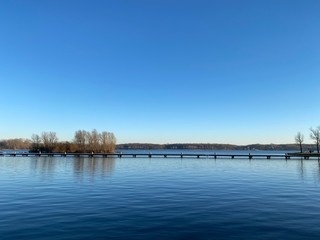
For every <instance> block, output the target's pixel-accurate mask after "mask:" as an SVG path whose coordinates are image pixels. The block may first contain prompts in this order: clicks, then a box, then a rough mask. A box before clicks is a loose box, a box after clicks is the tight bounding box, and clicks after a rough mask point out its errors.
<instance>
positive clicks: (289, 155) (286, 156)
mask: <svg viewBox="0 0 320 240" xmlns="http://www.w3.org/2000/svg"><path fill="white" fill-rule="evenodd" d="M0 157H103V158H108V157H112V158H137V157H145V158H210V159H217V158H229V159H234V158H237V159H238V158H247V159H272V158H273V159H291V158H295V159H297V158H299V159H301V158H302V159H310V158H317V159H319V158H320V154H318V153H286V154H250V153H249V154H216V153H213V154H198V153H66V152H65V153H31V152H22V153H21V152H10V153H6V152H1V153H0Z"/></svg>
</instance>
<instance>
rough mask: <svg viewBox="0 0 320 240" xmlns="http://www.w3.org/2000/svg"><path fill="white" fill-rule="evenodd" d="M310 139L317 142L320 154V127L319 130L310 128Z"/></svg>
mask: <svg viewBox="0 0 320 240" xmlns="http://www.w3.org/2000/svg"><path fill="white" fill-rule="evenodd" d="M310 131H311V133H310V138H311V139H312V140H314V141H315V143H316V145H317V153H319V143H320V126H318V127H317V128H315V129H313V128H310Z"/></svg>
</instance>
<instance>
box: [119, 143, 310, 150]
mask: <svg viewBox="0 0 320 240" xmlns="http://www.w3.org/2000/svg"><path fill="white" fill-rule="evenodd" d="M304 146H305V147H306V148H308V149H309V148H312V147H313V145H312V144H305V145H304ZM117 149H119V150H138V149H140V150H142V149H144V150H151V149H159V150H161V149H163V150H170V149H175V150H268V151H269V150H270V151H273V150H274V151H276V150H277V151H288V150H293V151H294V150H299V147H298V146H297V145H296V144H294V143H292V144H249V145H232V144H220V143H173V144H151V143H126V144H118V145H117Z"/></svg>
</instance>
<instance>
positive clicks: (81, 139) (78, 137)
mask: <svg viewBox="0 0 320 240" xmlns="http://www.w3.org/2000/svg"><path fill="white" fill-rule="evenodd" d="M86 139H87V132H86V131H85V130H78V131H76V132H75V134H74V143H75V144H76V145H77V148H78V151H80V152H85V151H86Z"/></svg>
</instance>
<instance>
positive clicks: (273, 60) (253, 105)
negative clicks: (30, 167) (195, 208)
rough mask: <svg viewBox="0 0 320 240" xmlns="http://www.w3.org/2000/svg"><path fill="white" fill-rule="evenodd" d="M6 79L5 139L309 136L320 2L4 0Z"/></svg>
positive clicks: (0, 122) (0, 59)
mask: <svg viewBox="0 0 320 240" xmlns="http://www.w3.org/2000/svg"><path fill="white" fill-rule="evenodd" d="M0 87H1V92H0V102H1V113H0V114H1V115H0V139H3V138H15V137H23V138H30V137H31V135H32V134H33V133H41V132H42V131H55V132H56V133H57V135H58V137H59V139H60V140H71V139H72V138H73V135H74V131H76V130H78V129H85V130H92V129H93V128H96V129H97V130H98V131H103V130H107V131H112V132H114V133H115V135H116V137H117V139H118V142H119V143H127V142H153V143H176V142H190V143H193V142H194V143H232V144H249V143H291V142H293V136H294V135H295V134H296V133H297V131H301V132H302V133H304V134H305V138H306V142H311V141H310V140H309V128H310V127H316V126H318V125H320V111H319V106H320V101H319V99H320V97H319V93H320V1H318V0H301V1H295V0H287V1H283V0H275V1H272V0H265V1H263V0H261V1H258V0H255V1H246V0H241V1H240V0H234V1H231V0H230V1H228V0H227V1H213V0H211V1H201V0H194V1H185V0H184V1H171V0H170V1H169V0H167V1H166V0H154V1H152V0H151V1H150V0H144V1H140V0H137V1H134V0H127V1H121V0H114V1H95V0H90V1H89V0H87V1H81V0H80V1H79V0H73V1H71V0H67V1H62V0H57V1H45V0H38V1H33V0H28V1H25V0H20V1H19V0H15V1H11V0H1V1H0Z"/></svg>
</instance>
